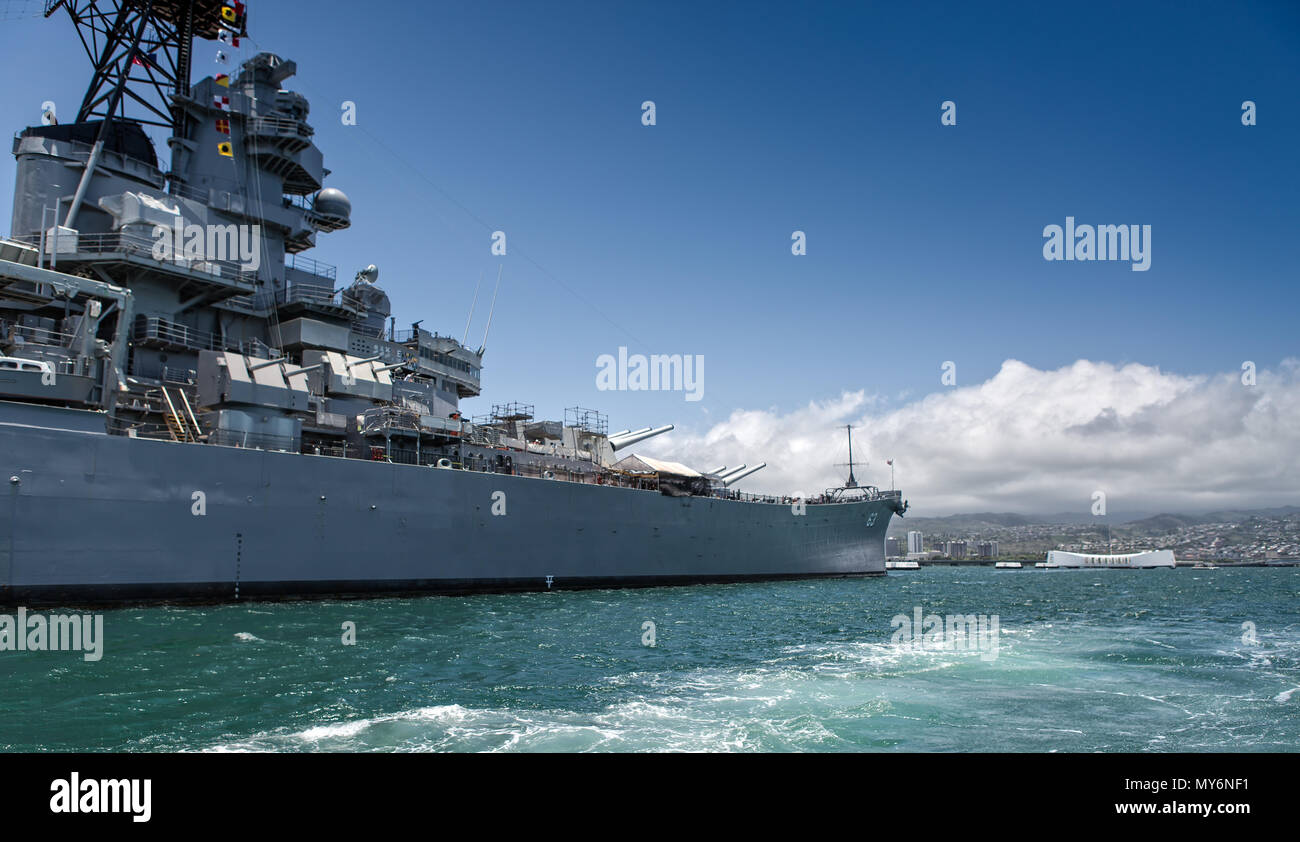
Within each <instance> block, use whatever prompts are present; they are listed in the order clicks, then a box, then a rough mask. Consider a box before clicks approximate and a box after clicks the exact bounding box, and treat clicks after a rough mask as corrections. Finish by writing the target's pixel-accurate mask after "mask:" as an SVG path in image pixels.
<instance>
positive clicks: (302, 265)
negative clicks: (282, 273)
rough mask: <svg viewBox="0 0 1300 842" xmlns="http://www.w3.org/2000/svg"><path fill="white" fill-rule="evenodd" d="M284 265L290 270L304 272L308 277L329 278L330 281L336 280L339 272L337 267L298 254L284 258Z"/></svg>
mask: <svg viewBox="0 0 1300 842" xmlns="http://www.w3.org/2000/svg"><path fill="white" fill-rule="evenodd" d="M284 265H285V266H287V267H288V268H290V269H297V270H298V271H300V272H306V273H307V274H309V275H316V276H318V277H321V278H329V279H330V280H331V281H335V280H338V275H339V270H338V267H337V266H335V265H334V264H332V263H325V262H324V261H321V260H315V259H313V258H310V257H303V256H302V255H300V254H291V255H289V256H288V257H287V258H285V261H284Z"/></svg>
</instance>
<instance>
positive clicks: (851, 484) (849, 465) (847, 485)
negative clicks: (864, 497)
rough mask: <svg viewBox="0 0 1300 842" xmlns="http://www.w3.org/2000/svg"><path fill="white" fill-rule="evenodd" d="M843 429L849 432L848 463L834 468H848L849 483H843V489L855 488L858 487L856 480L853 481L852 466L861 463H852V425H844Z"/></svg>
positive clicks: (842, 463) (841, 463)
mask: <svg viewBox="0 0 1300 842" xmlns="http://www.w3.org/2000/svg"><path fill="white" fill-rule="evenodd" d="M844 429H846V430H848V431H849V461H847V462H840V463H839V464H837V465H836V466H835V467H837V468H848V469H849V481H848V482H846V483H844V487H845V488H857V487H858V481H857V479H855V478H854V476H853V466H854V465H861V464H862V463H861V462H854V461H853V425H852V424H845V425H844Z"/></svg>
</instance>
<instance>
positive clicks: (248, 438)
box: [208, 430, 295, 452]
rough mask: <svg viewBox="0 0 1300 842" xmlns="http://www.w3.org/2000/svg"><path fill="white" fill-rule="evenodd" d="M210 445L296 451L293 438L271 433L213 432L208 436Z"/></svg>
mask: <svg viewBox="0 0 1300 842" xmlns="http://www.w3.org/2000/svg"><path fill="white" fill-rule="evenodd" d="M208 444H219V445H223V446H225V447H242V448H246V449H248V450H283V451H289V452H292V451H294V450H295V447H294V438H293V436H276V435H272V434H270V433H249V432H245V431H243V430H213V431H212V432H211V433H209V434H208Z"/></svg>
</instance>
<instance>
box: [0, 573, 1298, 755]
mask: <svg viewBox="0 0 1300 842" xmlns="http://www.w3.org/2000/svg"><path fill="white" fill-rule="evenodd" d="M916 606H920V607H921V608H922V610H923V611H924V613H925V614H930V613H934V614H939V615H948V614H954V613H960V614H977V615H978V614H984V615H989V616H990V617H991V616H993V615H996V616H997V618H998V623H999V631H1000V634H999V635H998V638H997V649H996V652H994V651H993V650H992V649H991V648H990V647H988V646H987V645H986V647H985V648H984V649H983V650H982V651H965V650H961V649H954V648H949V649H943V648H935V647H934V646H932V647H929V648H924V649H920V650H918V649H915V648H908V647H907V645H906V644H905V643H903V642H895V641H893V640H892V639H891V638H893V637H894V636H895V631H894V628H893V627H892V626H891V618H893V617H894V616H895V615H898V614H903V615H907V616H908V617H909V618H910V617H911V615H912V613H913V609H914V607H916ZM1297 606H1300V568H1274V569H1267V568H1249V569H1238V570H1230V569H1222V568H1221V569H1218V570H1195V569H1189V568H1188V569H1179V570H1152V571H1119V570H1098V571H1043V570H1032V569H1026V570H1020V571H998V570H994V569H992V568H972V569H959V568H949V567H932V568H926V569H924V570H920V571H915V572H907V573H894V574H890V575H889V576H887V577H884V578H873V579H842V580H822V581H805V582H780V583H767V584H748V585H726V586H701V587H690V588H658V589H653V590H620V591H585V592H555V593H538V594H517V595H498V596H475V597H464V598H459V597H457V598H452V597H423V598H412V599H382V600H361V601H350V602H304V603H248V604H239V605H229V606H212V607H203V608H179V607H159V608H130V609H120V610H114V611H107V612H104V634H105V638H106V641H105V646H104V655H103V658H102V660H100V661H98V662H93V663H91V662H86V661H84V660H83V659H82V657H81V655H80V654H79V653H73V652H40V653H37V652H0V675H3V676H4V692H3V696H2V697H0V712H2V713H3V717H2V718H0V748H3V749H5V750H10V751H13V750H24V751H30V750H48V749H54V750H90V751H99V750H111V751H157V750H162V751H195V750H197V751H239V750H269V751H337V750H344V751H375V750H378V751H388V750H399V751H638V750H652V751H658V750H687V751H699V750H709V751H714V750H716V751H854V750H873V751H875V750H879V751H936V750H937V751H1120V750H1123V751H1253V750H1287V751H1290V750H1295V749H1296V747H1297V745H1298V744H1300V692H1297V691H1298V690H1300V612H1298V611H1297ZM45 613H53V612H45ZM347 621H350V622H353V623H355V624H356V644H355V645H351V646H349V645H344V644H343V643H342V636H343V630H342V624H343V623H345V622H347ZM646 621H651V622H653V623H654V624H655V637H656V640H655V646H653V647H649V646H645V645H643V642H642V639H643V634H644V632H643V623H645V622H646ZM1243 623H1253V624H1254V625H1253V630H1254V635H1255V642H1250V641H1248V640H1243V635H1246V634H1247V633H1248V631H1247V630H1243ZM985 642H986V644H987V641H985ZM935 646H938V644H937V643H936V644H935Z"/></svg>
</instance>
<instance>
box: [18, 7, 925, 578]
mask: <svg viewBox="0 0 1300 842" xmlns="http://www.w3.org/2000/svg"><path fill="white" fill-rule="evenodd" d="M60 10H63V11H66V12H67V13H68V14H69V16H70V17H71V18H72V20H73V22H74V24H75V25H76V26H77V27H78V29H79V31H80V32H81V34H82V38H83V43H86V44H87V52H88V54H89V55H90V57H91V59H92V62H93V63H94V64H95V70H94V74H93V79H92V83H91V85H90V88H89V89H88V91H87V93H86V96H85V99H84V100H83V103H82V106H81V108H80V110H79V113H78V114H77V119H76V120H75V121H73V122H70V123H58V122H57V121H56V120H54V119H49V120H45V121H43V123H42V124H41V125H36V126H30V127H28V128H26V129H24V130H23V131H22V132H21V133H20V134H19V135H18V136H17V137H16V138H15V140H14V146H13V152H14V156H15V158H16V159H17V181H16V190H15V197H14V209H13V217H12V220H13V221H12V232H11V235H10V236H9V237H8V238H3V239H0V352H2V354H3V357H0V458H3V460H4V466H5V467H6V468H8V469H9V471H8V473H9V485H10V493H11V496H12V505H11V506H9V507H8V512H7V516H4V519H3V520H2V521H0V530H3V533H4V536H0V537H7V539H8V540H7V544H6V543H4V542H3V541H0V594H2V595H3V596H4V597H5V599H6V600H7V601H19V600H26V601H29V602H30V601H41V600H57V599H78V600H90V601H98V600H115V599H140V598H154V597H156V598H163V599H171V598H181V597H201V598H217V599H225V598H241V597H242V596H246V595H250V594H254V595H271V594H289V595H305V594H347V593H360V592H397V591H406V590H432V591H452V590H485V589H504V588H551V587H556V586H588V585H613V584H653V583H658V582H664V583H675V582H693V581H733V580H743V579H748V578H773V577H781V576H808V575H848V574H862V573H876V572H883V569H884V553H883V540H884V539H883V536H884V532H885V529H886V527H887V526H888V521H889V517H890V516H891V515H892V514H895V513H899V514H901V513H902V511H903V510H904V509H905V508H906V504H905V503H903V501H902V500H901V496H900V495H899V493H898V492H895V491H887V492H882V491H880V490H878V489H875V488H874V487H870V486H858V485H857V483H856V480H854V479H853V477H852V469H851V468H850V481H849V483H848V484H847V485H846V486H845V487H843V488H839V489H829V490H828V491H827V492H826V493H825V494H823V495H820V496H819V497H817V498H815V499H813V500H809V501H801V500H791V499H789V498H777V497H772V496H752V495H745V494H742V493H740V492H738V491H736V490H735V489H734V488H733V487H732V486H734V484H735V483H736V482H738V481H740V480H741V479H743V478H744V477H745V476H748V475H750V474H751V473H753V471H755V470H758V469H759V468H761V467H762V465H761V464H760V465H757V466H753V467H751V466H747V465H742V466H739V467H738V468H731V469H727V468H725V467H719V468H716V469H713V470H710V471H704V472H702V471H698V470H695V469H693V468H690V467H687V466H685V465H680V464H678V463H675V462H665V461H662V460H655V459H651V458H649V457H643V456H637V455H635V454H633V455H629V454H628V453H626V452H623V451H625V449H626V448H629V447H631V446H632V445H635V444H636V443H638V442H641V441H644V440H645V439H647V438H650V437H652V436H656V435H660V434H663V433H665V432H668V431H670V430H671V429H672V425H663V426H658V427H644V428H640V429H636V430H632V429H628V430H622V431H619V432H615V433H612V434H611V433H610V432H609V430H608V420H607V418H606V417H605V416H604V415H603V414H601V413H599V412H597V411H594V410H590V409H585V408H581V407H573V408H571V409H569V410H568V411H566V417H565V419H564V420H563V421H548V420H542V419H538V418H537V417H535V413H534V410H533V407H532V406H531V405H528V404H523V403H518V402H515V403H501V404H493V405H492V407H491V411H490V412H489V413H487V414H484V415H480V416H475V417H471V418H467V417H465V416H464V415H463V414H462V411H461V404H460V402H461V400H463V399H467V398H473V397H477V396H478V395H479V394H480V378H481V373H482V368H483V356H484V352H485V349H484V347H482V346H480V347H479V348H477V349H471V348H470V347H468V346H467V345H465V344H464V343H463V342H462V341H458V340H457V339H456V338H454V337H452V336H444V335H440V334H439V333H434V332H429V331H428V330H425V329H424V328H422V327H421V324H422V321H419V322H414V323H411V324H410V327H409V329H402V330H399V329H398V327H397V320H396V317H395V316H394V315H393V313H392V308H391V304H390V301H389V298H388V295H387V294H386V293H385V292H384V290H383V289H382V288H381V287H380V286H379V284H378V279H379V271H378V269H377V268H376V267H375V266H373V265H371V266H368V267H365V268H364V269H362V270H360V271H358V272H356V273H355V275H354V277H353V279H352V280H351V281H350V282H349V283H346V284H342V285H341V284H340V283H339V279H338V277H337V271H336V269H335V267H333V266H330V265H328V264H325V263H322V262H319V261H316V260H313V259H311V258H308V257H306V256H304V253H305V252H307V251H308V250H310V249H311V248H312V247H314V246H315V244H316V239H317V237H318V235H321V234H329V233H331V232H336V231H340V230H343V229H346V228H347V227H348V226H349V225H350V220H351V213H352V208H351V203H350V201H349V200H348V198H347V196H346V195H345V194H344V193H343V192H342V191H341V190H339V189H337V188H335V187H333V186H326V184H325V182H326V179H327V177H328V175H329V171H328V170H327V169H326V168H325V166H324V160H323V156H322V154H321V151H320V150H319V149H318V148H317V147H316V145H315V144H314V142H313V134H314V133H313V129H312V127H311V125H310V123H309V122H308V117H309V113H310V109H309V105H308V102H307V100H306V99H305V98H304V97H303V96H301V95H300V94H297V93H294V92H292V91H290V90H287V89H286V83H288V81H289V80H290V79H291V78H292V76H293V75H294V73H295V70H296V67H295V65H294V63H293V62H291V61H286V60H284V59H282V58H280V57H278V56H276V55H273V54H271V53H266V52H262V53H258V54H256V55H254V56H253V57H252V58H250V59H248V60H247V61H244V62H243V63H242V65H240V66H239V67H238V68H237V69H236V70H235V72H234V73H233V75H229V76H227V75H224V74H218V75H216V76H212V77H208V78H204V79H202V80H200V81H199V82H197V83H194V84H191V83H190V79H189V77H190V55H191V52H192V47H193V43H194V41H195V39H199V41H200V42H202V41H209V42H213V43H222V44H230V43H237V42H238V39H239V38H240V37H246V31H245V27H246V18H247V12H246V10H245V9H244V7H243V6H242V4H239V3H233V4H223V3H213V2H197V1H196V2H145V1H144V0H138V1H137V0H118V1H117V2H96V1H95V0H81V2H74V0H59V2H51V3H49V4H48V6H47V12H48V13H50V14H53V13H55V12H58V11H60ZM92 44H93V45H94V46H93V48H92ZM142 79H144V80H148V82H149V84H150V85H152V86H153V87H152V91H153V93H154V94H156V96H153V97H150V96H149V95H148V94H149V90H150V89H147V88H146V89H145V91H144V93H143V94H141V93H140V92H139V91H137V90H136V88H137V87H138V86H140V85H141V84H142ZM132 103H134V104H136V105H137V106H138V107H139V108H140V109H141V110H143V111H144V114H143V116H140V117H134V118H128V117H126V116H125V113H126V109H127V105H128V104H132ZM148 125H154V126H161V127H164V128H166V129H168V130H169V131H170V132H171V135H170V137H169V139H168V146H169V151H170V154H169V160H170V166H169V168H168V169H167V170H166V171H164V170H163V169H162V166H161V164H160V162H159V159H158V156H157V154H156V150H155V148H154V146H153V143H152V141H151V140H150V139H149V136H148V134H147V133H146V131H145V128H144V127H145V126H148ZM850 458H851V454H850ZM809 504H811V508H809Z"/></svg>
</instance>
